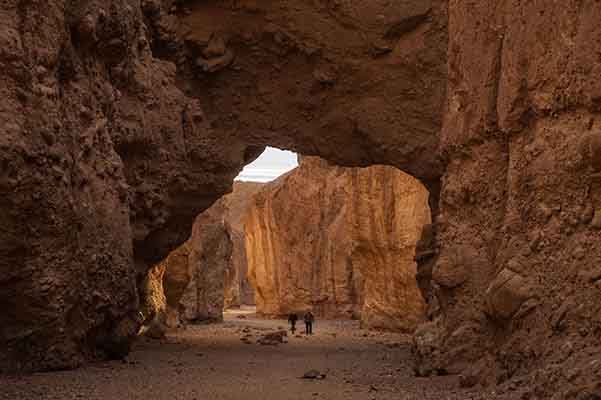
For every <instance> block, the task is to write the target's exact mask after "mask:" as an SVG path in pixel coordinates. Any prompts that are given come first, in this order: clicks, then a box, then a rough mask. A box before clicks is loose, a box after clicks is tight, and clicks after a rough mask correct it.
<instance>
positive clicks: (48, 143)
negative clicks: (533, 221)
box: [0, 0, 446, 369]
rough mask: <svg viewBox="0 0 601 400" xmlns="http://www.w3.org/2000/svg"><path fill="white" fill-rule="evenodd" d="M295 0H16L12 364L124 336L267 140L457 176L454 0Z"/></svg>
mask: <svg viewBox="0 0 601 400" xmlns="http://www.w3.org/2000/svg"><path fill="white" fill-rule="evenodd" d="M251 3H252V4H251ZM418 3H419V4H418ZM295 4H296V3H295V2H293V1H290V2H282V3H281V4H278V5H277V6H276V5H275V3H271V2H266V3H264V4H261V5H259V3H258V2H240V3H238V2H231V3H230V2H216V1H215V2H194V1H191V2H186V3H185V4H183V6H185V7H182V4H181V3H179V2H178V4H175V2H173V1H170V0H165V1H163V2H161V1H158V0H144V1H141V2H138V1H135V0H113V1H109V2H106V1H89V2H86V3H85V4H80V5H78V6H77V7H76V6H74V5H73V4H71V3H70V2H68V1H65V0H53V1H50V2H44V4H43V6H42V5H41V3H40V4H38V2H37V1H31V2H28V3H23V2H18V1H16V0H14V1H9V2H6V3H5V4H3V6H2V11H3V13H2V16H3V18H2V19H3V20H2V26H3V30H2V32H1V34H0V40H1V44H2V53H0V62H2V66H3V69H4V70H5V71H6V74H4V75H3V76H2V88H3V89H2V94H3V97H4V98H5V101H4V103H3V104H4V106H3V108H2V109H1V110H0V112H1V115H2V118H3V120H4V121H3V124H2V128H1V129H2V130H3V132H2V135H1V136H0V137H1V139H0V140H1V141H0V148H1V150H2V151H1V152H0V157H1V158H0V164H1V165H2V175H1V176H0V190H1V191H2V192H3V193H4V194H6V195H3V196H2V199H1V200H0V206H1V207H0V208H1V210H2V215H1V219H2V221H3V231H2V232H3V233H2V236H1V240H2V242H1V243H2V244H1V246H0V249H2V254H1V255H0V306H2V308H3V309H6V310H10V311H9V312H8V313H4V314H2V316H1V317H0V326H1V327H2V328H1V329H2V330H1V331H0V341H1V342H2V344H3V346H2V349H3V350H2V353H1V354H0V366H1V367H2V369H47V368H64V367H73V366H76V365H78V364H80V363H81V362H82V361H83V360H84V359H86V358H89V357H93V356H94V354H95V352H97V351H106V352H109V353H115V352H116V353H119V352H121V351H124V350H125V349H126V348H127V343H128V342H129V340H130V337H131V336H132V335H133V334H134V333H135V331H136V327H137V325H138V324H139V322H140V321H138V320H137V318H138V313H137V293H136V281H137V282H138V283H140V282H141V280H142V278H143V276H144V275H145V273H146V270H147V269H148V267H149V265H152V264H154V263H156V262H159V261H160V260H161V259H162V258H164V257H165V256H166V255H167V254H168V253H169V251H171V250H173V249H174V248H175V247H177V246H178V245H179V244H181V243H183V242H184V241H185V240H186V239H187V235H188V233H189V229H190V226H191V223H192V221H193V219H194V217H195V216H196V215H197V214H198V213H199V212H200V211H202V210H203V209H206V208H207V207H208V206H209V205H210V204H212V203H213V202H214V201H215V200H216V199H217V198H219V197H220V196H221V195H222V194H224V193H226V192H228V191H229V190H230V188H231V183H232V181H233V178H234V177H235V176H236V175H237V173H238V172H239V170H240V169H241V168H242V166H243V165H244V164H245V163H247V162H249V161H250V160H252V159H253V158H254V157H256V156H257V155H258V154H259V153H260V151H261V149H262V148H263V146H265V145H267V144H272V145H276V146H279V147H282V148H288V149H293V150H297V151H300V152H302V153H305V154H318V155H321V156H323V157H325V158H328V159H330V160H332V161H334V162H338V163H341V164H347V165H368V164H372V163H375V162H378V163H384V164H386V163H387V164H394V165H396V166H398V167H402V168H404V169H405V170H407V171H408V172H411V173H413V174H414V175H415V176H417V177H420V178H424V179H431V180H433V181H436V180H437V179H438V177H439V176H440V173H441V169H440V165H439V164H438V162H437V160H436V157H435V154H436V151H435V150H436V146H437V142H438V139H437V137H438V136H437V134H438V131H439V129H440V123H441V119H442V102H443V99H444V90H445V69H446V67H445V61H444V59H445V43H446V41H445V37H446V30H445V21H446V19H445V5H444V3H443V2H434V1H433V2H426V3H424V2H415V4H409V5H406V4H405V3H404V2H403V3H402V4H403V7H401V8H400V9H397V8H391V9H392V10H394V11H395V12H394V13H392V14H390V13H386V12H384V11H387V10H389V9H386V6H384V5H381V6H375V8H374V9H370V7H367V8H365V7H363V6H360V3H357V4H350V5H346V6H344V7H342V8H332V6H331V5H329V4H327V3H323V4H318V3H316V4H315V5H312V6H307V7H306V8H305V9H300V10H299V9H298V8H297V7H296V6H295ZM358 4H359V5H358ZM399 4H401V2H399ZM188 6H189V8H188ZM377 15H384V16H385V17H384V20H381V19H379V18H380V17H377ZM207 17H208V18H209V22H212V24H202V25H198V26H199V27H201V28H202V29H208V31H206V32H200V31H194V29H192V31H191V32H189V33H188V32H186V29H187V27H190V26H192V27H194V26H195V25H194V21H195V19H197V18H198V19H200V20H202V21H205V22H206V21H207ZM311 21H312V22H311ZM224 22H225V23H224ZM309 22H311V23H309ZM320 32H321V33H323V34H327V35H326V36H323V37H321V35H320ZM203 41H206V42H203ZM230 52H234V54H233V56H234V58H233V59H231V60H229V61H228V59H230V58H231V57H230ZM157 57H160V59H159V58H157ZM232 60H233V61H232ZM230 62H232V64H229V63H230ZM416 62H418V63H419V65H417V64H416ZM224 65H228V67H227V68H225V69H221V70H220V68H222V67H223V66H224ZM284 68H291V69H290V70H289V71H287V72H286V74H281V71H282V69H284ZM278 71H280V72H278ZM274 74H279V77H276V76H275V75H274ZM237 113H238V115H236V114H237ZM286 121H288V123H289V124H293V126H292V125H287V123H286ZM14 266H16V267H14ZM134 266H135V268H134Z"/></svg>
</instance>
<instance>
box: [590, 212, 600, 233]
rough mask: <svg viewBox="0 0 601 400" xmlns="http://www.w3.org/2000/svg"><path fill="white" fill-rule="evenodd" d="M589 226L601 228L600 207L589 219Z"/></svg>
mask: <svg viewBox="0 0 601 400" xmlns="http://www.w3.org/2000/svg"><path fill="white" fill-rule="evenodd" d="M591 227H592V228H594V229H601V209H596V210H595V214H594V216H593V220H592V221H591Z"/></svg>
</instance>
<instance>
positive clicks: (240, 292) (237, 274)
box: [223, 182, 264, 308]
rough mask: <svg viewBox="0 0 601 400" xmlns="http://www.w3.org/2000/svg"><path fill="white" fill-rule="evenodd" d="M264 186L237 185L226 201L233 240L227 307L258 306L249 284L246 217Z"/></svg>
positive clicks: (226, 286)
mask: <svg viewBox="0 0 601 400" xmlns="http://www.w3.org/2000/svg"><path fill="white" fill-rule="evenodd" d="M263 186H264V184H263V183H258V182H234V190H233V192H232V193H230V194H228V195H227V196H225V197H224V198H223V201H224V202H225V209H226V210H225V214H224V218H225V220H226V221H227V227H228V229H229V235H230V238H231V240H232V257H231V262H230V264H229V265H230V268H228V270H227V271H226V278H225V300H224V302H225V303H224V306H225V308H231V307H239V306H241V305H254V304H255V292H254V289H253V287H252V285H251V284H250V282H249V281H248V274H247V271H248V263H247V260H246V241H245V239H244V235H245V233H244V217H245V216H246V213H247V211H248V209H249V207H250V205H251V204H252V202H253V196H254V195H255V194H256V193H257V192H259V191H260V190H261V189H262V188H263Z"/></svg>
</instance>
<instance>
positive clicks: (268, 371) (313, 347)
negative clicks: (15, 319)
mask: <svg viewBox="0 0 601 400" xmlns="http://www.w3.org/2000/svg"><path fill="white" fill-rule="evenodd" d="M241 314H243V315H244V317H240V315H241ZM278 327H286V324H285V322H284V321H278V320H263V319H258V318H256V317H255V316H254V314H250V313H248V312H228V313H227V314H226V317H225V322H224V323H222V324H216V325H198V326H190V327H188V328H186V329H185V330H182V331H180V332H178V333H176V334H173V335H170V336H169V337H168V338H167V339H166V340H164V341H152V342H150V341H143V342H142V341H141V342H139V343H137V344H136V346H135V348H134V351H133V352H132V353H131V354H130V356H129V357H128V358H127V360H125V361H112V362H99V363H93V364H90V365H88V366H86V367H84V368H80V369H78V370H75V371H65V372H52V373H40V374H33V375H27V376H0V398H1V399H61V400H62V399H87V400H94V399H102V400H126V399H143V400H167V399H168V400H184V399H185V400H205V399H207V400H208V399H213V400H238V399H244V400H255V399H256V400H259V399H260V400H288V399H304V400H306V399H330V400H335V399H361V400H370V399H377V400H385V399H396V400H405V399H436V400H443V399H445V400H446V399H449V400H452V399H458V400H459V399H461V400H464V399H494V398H496V395H495V394H494V393H491V392H490V391H489V392H486V393H483V392H482V391H470V390H465V389H461V388H460V387H459V383H458V377H456V376H446V377H435V378H415V377H414V375H413V372H412V368H411V365H412V362H411V352H410V342H409V337H404V336H401V335H398V334H390V333H377V332H368V331H364V330H361V329H360V328H359V324H358V323H357V322H355V321H317V323H316V325H315V332H314V335H313V336H310V337H306V336H304V335H291V334H290V332H288V343H284V344H280V345H277V346H265V345H260V344H257V343H256V340H257V339H258V338H259V337H260V336H261V335H263V334H264V333H266V332H270V331H274V330H276V329H278ZM244 336H247V337H248V339H249V340H248V341H249V342H250V344H248V343H244V342H243V341H241V338H243V337H244ZM312 369H315V370H318V371H319V372H320V373H322V374H325V378H324V379H321V380H307V379H300V377H301V376H302V375H303V374H304V373H305V372H307V371H309V370H312Z"/></svg>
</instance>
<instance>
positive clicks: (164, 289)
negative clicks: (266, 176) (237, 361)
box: [141, 182, 263, 338]
mask: <svg viewBox="0 0 601 400" xmlns="http://www.w3.org/2000/svg"><path fill="white" fill-rule="evenodd" d="M262 186H263V185H262V184H261V183H252V182H236V183H235V184H234V191H233V192H232V193H230V194H228V195H226V196H224V197H222V198H221V199H219V200H218V201H217V202H216V203H215V204H214V205H213V206H211V207H210V208H209V209H208V210H206V211H204V212H203V213H202V214H200V215H199V216H198V217H197V218H196V220H195V222H194V226H193V228H192V233H191V236H190V238H189V239H188V241H187V242H186V243H184V244H183V245H181V246H180V247H179V248H177V249H176V250H174V251H172V252H171V253H170V254H169V256H168V257H167V258H166V259H165V260H163V261H162V262H160V263H159V264H157V265H156V266H154V267H153V268H151V269H150V271H149V273H148V275H147V277H146V279H145V280H144V282H143V284H142V290H141V294H142V296H141V297H142V313H143V315H144V320H145V323H144V329H143V333H144V334H146V335H148V336H151V337H155V338H156V337H162V336H164V334H165V333H166V331H167V330H168V329H170V328H177V327H180V326H182V325H183V324H186V323H189V322H199V321H221V320H222V318H223V309H224V308H228V307H234V306H240V305H242V304H254V292H253V289H252V287H251V286H250V284H249V282H248V279H247V277H246V275H247V274H246V269H247V263H246V252H245V248H244V231H243V216H244V215H245V213H246V211H247V209H248V207H249V205H250V203H251V201H252V196H253V194H254V193H256V192H257V191H258V190H260V189H261V187H262Z"/></svg>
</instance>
